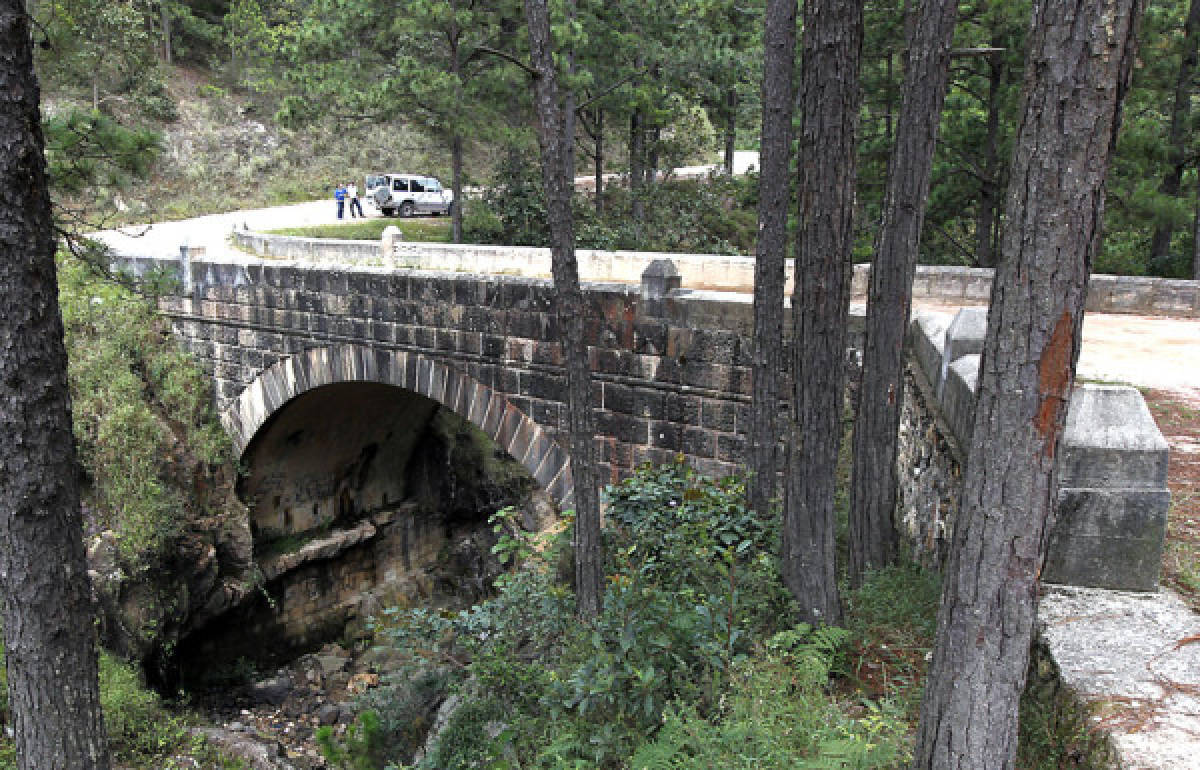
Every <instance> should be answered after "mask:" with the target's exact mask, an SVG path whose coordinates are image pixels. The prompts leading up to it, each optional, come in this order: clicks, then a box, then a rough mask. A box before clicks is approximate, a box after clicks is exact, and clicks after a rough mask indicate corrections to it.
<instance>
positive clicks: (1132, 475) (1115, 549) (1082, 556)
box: [1042, 384, 1171, 591]
mask: <svg viewBox="0 0 1200 770" xmlns="http://www.w3.org/2000/svg"><path fill="white" fill-rule="evenodd" d="M1058 452H1059V454H1058V466H1057V468H1056V471H1057V475H1058V504H1057V518H1056V521H1055V522H1054V526H1053V528H1052V529H1051V531H1050V535H1049V537H1050V540H1049V543H1048V545H1047V549H1046V564H1045V566H1044V567H1043V568H1042V580H1044V581H1046V582H1047V583H1066V584H1069V585H1077V586H1088V587H1092V588H1111V589H1118V590H1124V591H1153V590H1154V589H1155V588H1156V587H1157V586H1158V574H1159V566H1160V564H1161V561H1162V549H1163V541H1164V539H1165V537H1166V533H1167V509H1168V507H1169V506H1170V503H1171V493H1170V492H1169V491H1168V489H1167V453H1168V447H1167V441H1166V439H1164V438H1163V435H1162V433H1161V432H1159V430H1158V425H1156V424H1155V422H1154V418H1153V417H1152V416H1151V415H1150V410H1149V409H1148V408H1147V407H1146V402H1145V400H1144V399H1143V398H1142V394H1141V393H1139V392H1138V391H1137V390H1136V389H1134V388H1131V387H1129V386H1126V385H1092V384H1088V385H1082V386H1080V387H1078V388H1076V390H1075V392H1074V393H1073V394H1072V396H1071V405H1070V409H1069V410H1068V411H1067V424H1066V427H1065V428H1064V429H1063V435H1062V439H1061V440H1060V441H1059V446H1058Z"/></svg>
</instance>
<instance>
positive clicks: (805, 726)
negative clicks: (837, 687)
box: [629, 627, 909, 770]
mask: <svg viewBox="0 0 1200 770" xmlns="http://www.w3.org/2000/svg"><path fill="white" fill-rule="evenodd" d="M823 631H824V633H822V632H817V633H816V634H813V633H811V632H808V631H807V630H806V629H804V628H803V627H798V628H797V629H794V630H792V631H788V632H785V633H784V634H780V635H779V636H776V637H775V638H774V639H772V640H771V642H769V643H768V645H767V646H768V650H769V653H768V655H766V656H765V657H763V658H759V659H755V660H753V661H747V662H745V663H743V664H740V665H738V666H737V667H736V668H735V669H734V671H733V673H732V676H731V681H730V688H729V692H728V693H727V694H726V696H725V698H724V700H723V702H722V704H721V707H720V708H719V710H718V711H717V712H715V713H713V714H711V715H709V716H707V717H706V716H704V715H701V714H700V713H698V712H697V711H696V709H695V708H694V707H692V706H690V705H684V704H679V705H676V706H673V707H671V708H669V709H667V711H666V712H665V713H664V715H663V727H662V729H661V730H660V731H659V733H658V734H657V735H656V736H655V738H654V740H652V741H650V742H648V743H646V744H644V745H642V746H641V747H640V748H639V749H638V750H637V752H636V753H635V754H634V755H633V758H632V759H631V760H630V762H629V766H630V767H632V768H636V770H643V769H644V770H652V769H661V770H667V769H669V768H700V767H720V768H730V770H735V769H737V768H746V769H747V770H749V769H750V768H755V769H757V768H778V769H779V770H785V769H790V768H811V769H815V768H864V769H865V768H888V767H902V766H904V763H905V762H907V761H908V759H909V756H908V752H909V749H908V739H907V735H906V732H907V724H906V722H905V721H904V720H903V718H902V714H901V713H899V712H898V711H897V709H896V708H895V707H894V706H892V705H891V704H890V703H889V702H887V701H882V702H878V703H876V702H872V701H863V702H862V703H861V704H859V705H858V707H857V708H856V709H853V710H852V711H854V712H856V713H855V716H854V717H849V716H847V713H846V711H847V709H845V704H839V703H838V702H836V701H834V700H831V699H830V698H829V697H828V695H827V694H826V692H825V689H824V688H825V686H826V683H827V682H828V678H829V675H830V673H831V665H832V661H833V658H834V657H835V654H834V653H835V650H836V648H837V647H838V646H840V644H841V643H842V642H844V641H845V638H846V634H845V632H841V633H837V632H838V630H837V629H824V630H823ZM831 632H833V633H831Z"/></svg>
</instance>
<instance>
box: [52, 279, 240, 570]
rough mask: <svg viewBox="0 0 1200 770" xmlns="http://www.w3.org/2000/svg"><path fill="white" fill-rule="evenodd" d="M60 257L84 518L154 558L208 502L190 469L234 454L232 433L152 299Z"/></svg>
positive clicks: (130, 551)
mask: <svg viewBox="0 0 1200 770" xmlns="http://www.w3.org/2000/svg"><path fill="white" fill-rule="evenodd" d="M58 267H59V283H60V295H59V302H60V305H61V307H62V314H63V324H64V327H65V334H66V343H67V358H68V379H69V382H70V389H71V405H72V414H73V418H74V428H75V436H76V441H77V442H78V446H79V453H80V460H81V463H82V465H83V468H84V471H85V473H86V482H87V483H86V485H85V490H84V499H85V507H86V514H87V515H86V516H85V521H86V522H87V526H89V527H90V528H92V529H93V530H98V529H109V530H112V531H114V532H115V533H116V536H117V543H118V547H119V549H120V552H121V555H122V556H123V557H124V558H125V559H127V560H130V561H132V562H135V563H142V564H146V563H152V562H153V561H154V560H155V559H157V558H158V557H159V556H161V555H162V554H163V553H164V551H165V550H166V549H167V548H168V546H169V545H170V544H171V543H172V541H173V538H174V537H175V536H176V535H177V534H178V533H179V532H180V528H181V527H182V526H183V524H184V523H185V522H186V521H187V519H188V518H189V517H191V516H197V515H200V514H201V513H202V511H199V510H197V507H198V506H203V505H204V504H205V502H206V501H205V500H204V499H203V497H202V496H200V495H199V494H198V490H196V489H194V488H193V487H192V485H191V484H189V483H188V478H187V477H188V474H187V473H185V472H181V469H186V468H190V467H192V466H196V465H199V466H201V467H204V466H210V467H216V466H218V465H220V464H223V463H227V462H229V461H230V460H231V458H230V452H229V440H228V438H227V436H226V435H225V433H224V431H223V430H222V429H221V426H220V424H219V423H218V422H217V420H216V416H215V413H214V412H213V408H212V401H211V393H212V390H211V385H210V384H209V383H208V381H207V380H206V378H205V377H204V375H203V373H202V372H200V370H199V369H198V368H197V367H196V366H195V364H194V363H193V362H192V360H191V358H190V357H189V356H187V355H186V354H185V353H183V352H181V351H180V350H179V348H178V346H177V345H176V344H175V342H174V341H173V340H172V339H171V337H170V334H169V333H170V328H169V326H168V325H167V322H166V321H165V320H164V319H163V318H162V317H161V316H159V315H158V313H157V310H156V308H155V306H154V304H153V302H151V301H149V300H148V299H147V298H145V297H143V296H140V295H138V294H135V293H133V292H132V291H130V290H129V289H127V288H126V287H124V286H122V285H121V284H120V283H117V282H114V281H111V280H108V279H106V278H103V277H101V276H98V275H97V274H96V273H95V272H94V271H93V270H92V268H91V267H90V266H89V264H88V263H87V262H86V261H84V260H80V259H77V258H74V257H67V256H64V257H62V258H61V259H60V260H59V265H58Z"/></svg>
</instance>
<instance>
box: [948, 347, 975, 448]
mask: <svg viewBox="0 0 1200 770" xmlns="http://www.w3.org/2000/svg"><path fill="white" fill-rule="evenodd" d="M978 385H979V356H978V355H976V354H972V355H966V356H962V357H960V358H959V359H958V360H956V361H955V362H954V363H952V364H950V367H949V369H948V370H947V371H946V378H945V380H944V381H943V387H942V391H941V399H942V403H941V406H942V409H943V410H944V412H945V415H946V421H947V422H948V423H949V424H950V429H951V430H952V431H953V432H954V437H955V438H956V439H957V440H958V443H959V444H961V445H962V446H964V447H969V446H970V445H971V432H972V431H973V430H974V427H975V389H976V388H977V387H978Z"/></svg>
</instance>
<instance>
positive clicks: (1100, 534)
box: [1042, 488, 1171, 591]
mask: <svg viewBox="0 0 1200 770" xmlns="http://www.w3.org/2000/svg"><path fill="white" fill-rule="evenodd" d="M1170 501H1171V495H1170V493H1169V492H1168V491H1167V490H1166V489H1129V488H1122V489H1076V488H1069V489H1060V490H1059V492H1058V505H1057V507H1056V517H1055V522H1054V527H1053V529H1052V530H1051V533H1050V539H1049V542H1048V544H1047V548H1046V563H1045V566H1044V567H1043V568H1042V580H1043V581H1044V582H1047V583H1065V584H1067V585H1074V586H1088V587H1094V588H1112V589H1119V590H1125V591H1153V590H1154V589H1155V588H1156V587H1157V586H1158V574H1159V566H1160V564H1161V563H1162V550H1163V540H1164V537H1165V535H1166V528H1167V508H1168V506H1169V505H1170Z"/></svg>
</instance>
